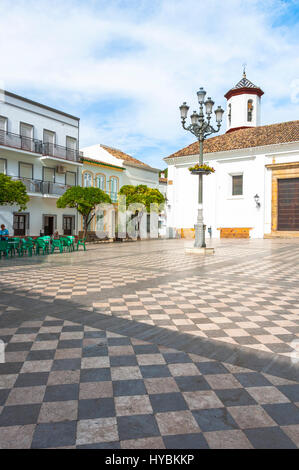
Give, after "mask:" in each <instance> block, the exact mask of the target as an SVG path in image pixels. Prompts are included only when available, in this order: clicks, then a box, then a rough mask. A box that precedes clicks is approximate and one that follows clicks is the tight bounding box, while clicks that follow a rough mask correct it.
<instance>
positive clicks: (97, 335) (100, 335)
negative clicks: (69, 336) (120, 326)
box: [84, 331, 106, 338]
mask: <svg viewBox="0 0 299 470" xmlns="http://www.w3.org/2000/svg"><path fill="white" fill-rule="evenodd" d="M84 338H106V332H105V331H85V332H84Z"/></svg>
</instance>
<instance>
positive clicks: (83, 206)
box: [56, 186, 111, 237]
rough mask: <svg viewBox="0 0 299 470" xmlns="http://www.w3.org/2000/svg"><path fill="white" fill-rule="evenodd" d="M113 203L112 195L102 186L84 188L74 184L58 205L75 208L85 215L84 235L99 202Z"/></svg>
mask: <svg viewBox="0 0 299 470" xmlns="http://www.w3.org/2000/svg"><path fill="white" fill-rule="evenodd" d="M103 203H107V204H109V203H111V199H110V196H108V194H106V193H105V192H104V191H102V190H101V189H100V188H94V187H90V188H82V187H81V186H72V187H71V188H69V189H67V190H66V192H65V193H64V194H63V196H61V197H60V198H59V199H58V201H57V202H56V205H57V207H59V208H61V209H64V208H65V207H70V208H75V209H77V211H78V212H79V213H80V214H81V215H82V217H83V227H84V237H86V235H87V230H88V226H89V224H90V222H91V221H92V219H93V218H94V216H95V214H96V207H97V205H98V204H103Z"/></svg>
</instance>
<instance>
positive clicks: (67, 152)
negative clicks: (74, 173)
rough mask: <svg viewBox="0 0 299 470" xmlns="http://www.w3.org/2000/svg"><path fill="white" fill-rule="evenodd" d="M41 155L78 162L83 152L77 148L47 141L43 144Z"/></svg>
mask: <svg viewBox="0 0 299 470" xmlns="http://www.w3.org/2000/svg"><path fill="white" fill-rule="evenodd" d="M43 155H46V156H50V157H55V158H61V159H62V160H69V161H71V162H80V160H81V157H82V156H83V153H82V152H80V151H79V150H74V149H71V148H68V147H62V146H61V145H56V144H51V143H49V142H47V143H44V144H43Z"/></svg>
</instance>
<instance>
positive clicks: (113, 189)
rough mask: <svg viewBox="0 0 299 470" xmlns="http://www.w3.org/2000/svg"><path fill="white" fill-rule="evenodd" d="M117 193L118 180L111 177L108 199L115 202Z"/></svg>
mask: <svg viewBox="0 0 299 470" xmlns="http://www.w3.org/2000/svg"><path fill="white" fill-rule="evenodd" d="M117 193H118V178H117V177H116V176H111V178H110V197H111V200H112V202H116V200H117Z"/></svg>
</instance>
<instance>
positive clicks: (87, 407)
mask: <svg viewBox="0 0 299 470" xmlns="http://www.w3.org/2000/svg"><path fill="white" fill-rule="evenodd" d="M113 416H115V406H114V399H113V398H96V399H88V400H79V406H78V419H95V418H110V417H113Z"/></svg>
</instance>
